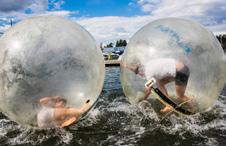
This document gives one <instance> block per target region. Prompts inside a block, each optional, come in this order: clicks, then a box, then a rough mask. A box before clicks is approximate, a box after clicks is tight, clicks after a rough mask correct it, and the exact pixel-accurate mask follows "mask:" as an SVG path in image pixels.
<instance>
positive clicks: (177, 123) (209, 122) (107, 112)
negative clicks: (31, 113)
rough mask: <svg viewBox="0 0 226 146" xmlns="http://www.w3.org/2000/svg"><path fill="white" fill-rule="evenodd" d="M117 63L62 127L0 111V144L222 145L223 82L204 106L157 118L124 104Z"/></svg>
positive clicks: (225, 116) (225, 141) (225, 138)
mask: <svg viewBox="0 0 226 146" xmlns="http://www.w3.org/2000/svg"><path fill="white" fill-rule="evenodd" d="M119 73H120V70H119V68H118V67H107V68H106V78H105V84H104V88H103V91H102V93H101V95H100V97H99V99H98V101H97V102H96V104H95V105H94V106H93V108H92V109H91V110H90V112H89V113H88V114H87V115H86V116H85V118H83V119H82V120H80V121H79V122H78V123H77V124H76V125H72V126H70V127H68V128H66V129H49V130H38V129H32V128H25V127H22V126H20V125H18V124H16V123H14V122H12V121H10V120H8V119H7V118H6V117H5V116H4V115H2V114H0V145H1V146H2V145H28V146H30V145H48V146H52V145H56V146H62V145H71V146H79V145H82V146H108V145H126V146H134V145H140V146H180V145H181V146H203V145H205V146H213V145H214V146H215V145H219V146H225V145H226V99H225V95H226V87H225V89H224V90H223V92H222V94H221V96H220V98H219V100H218V101H217V102H216V104H215V105H214V106H213V107H212V108H210V109H209V110H208V111H206V112H204V113H201V114H196V115H194V116H188V117H178V116H175V115H174V114H172V115H169V116H168V117H166V118H165V119H163V120H162V119H161V118H160V117H159V116H157V115H156V113H155V112H154V111H153V110H152V109H150V108H139V107H137V106H133V105H131V104H129V102H128V101H127V98H126V97H125V95H124V93H123V91H122V88H121V85H120V79H119Z"/></svg>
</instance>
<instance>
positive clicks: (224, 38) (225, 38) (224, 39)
mask: <svg viewBox="0 0 226 146" xmlns="http://www.w3.org/2000/svg"><path fill="white" fill-rule="evenodd" d="M216 37H217V39H218V40H219V42H220V43H221V46H222V48H223V50H224V52H226V34H224V35H217V36H216Z"/></svg>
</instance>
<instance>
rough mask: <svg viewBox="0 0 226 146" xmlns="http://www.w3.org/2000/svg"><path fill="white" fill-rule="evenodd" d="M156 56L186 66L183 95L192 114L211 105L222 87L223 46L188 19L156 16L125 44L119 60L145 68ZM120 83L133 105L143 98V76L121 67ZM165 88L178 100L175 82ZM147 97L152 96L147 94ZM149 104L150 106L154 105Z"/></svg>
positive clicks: (223, 76) (223, 79) (223, 68)
mask: <svg viewBox="0 0 226 146" xmlns="http://www.w3.org/2000/svg"><path fill="white" fill-rule="evenodd" d="M160 58H173V59H174V60H178V61H180V62H182V63H183V64H185V65H187V66H188V68H189V70H190V76H189V79H188V83H187V87H186V91H185V95H186V96H188V97H189V99H190V100H191V101H189V102H190V103H191V105H192V106H193V107H194V108H193V112H194V113H197V112H201V111H204V110H206V109H207V108H209V107H211V106H212V105H213V104H214V102H215V101H216V100H217V98H218V96H219V94H220V93H221V91H222V89H223V87H224V83H225V73H226V71H225V57H224V52H223V49H222V47H221V45H220V43H219V42H218V40H217V39H216V37H215V36H214V35H213V33H211V32H210V31H209V30H207V29H205V28H204V27H203V26H201V25H200V24H198V23H196V22H193V21H190V20H185V19H179V18H166V19H159V20H156V21H153V22H151V23H149V24H147V25H146V26H144V27H143V28H141V29H140V30H139V31H138V32H137V33H135V35H134V36H133V37H132V38H131V39H130V41H129V44H128V46H127V47H126V50H125V52H124V55H123V58H122V62H124V64H126V65H127V66H133V65H134V64H139V65H141V66H143V70H146V69H147V68H151V66H148V64H147V63H148V62H150V61H154V60H155V59H160ZM162 69H164V64H163V65H162ZM121 82H122V87H123V90H124V92H125V95H126V96H127V97H128V99H129V100H130V102H131V103H135V104H136V103H138V102H139V101H140V100H139V99H142V98H143V96H144V85H145V83H146V82H147V78H146V75H145V77H141V76H139V75H136V74H135V73H134V72H132V71H131V70H129V69H128V68H126V67H121ZM166 88H167V90H168V94H169V96H170V97H174V98H171V99H172V100H174V99H175V102H178V101H179V100H178V99H177V98H175V97H176V96H177V95H176V92H175V82H171V83H169V84H167V85H166ZM149 99H156V98H154V96H153V95H152V94H151V95H150V98H149ZM153 103H157V102H153ZM153 103H152V106H153V107H154V106H156V105H153ZM178 103H179V102H178ZM160 105H161V104H160ZM184 108H186V106H184ZM187 108H188V107H187ZM160 109H161V108H160Z"/></svg>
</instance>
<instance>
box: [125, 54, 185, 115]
mask: <svg viewBox="0 0 226 146" xmlns="http://www.w3.org/2000/svg"><path fill="white" fill-rule="evenodd" d="M121 67H125V68H127V69H129V70H131V71H133V72H134V73H135V74H136V75H139V76H141V77H143V78H145V79H146V80H147V83H148V82H156V84H157V85H158V87H159V89H160V90H161V91H162V93H163V94H164V95H166V96H167V97H168V98H169V95H168V92H167V89H166V87H165V86H166V84H168V83H170V82H173V81H174V82H175V90H176V94H177V97H178V98H179V99H180V100H181V101H182V102H186V101H189V100H190V99H189V98H188V97H187V96H186V95H185V90H186V87H187V83H188V79H189V75H190V70H189V68H188V66H187V65H185V64H184V63H182V62H181V61H179V60H175V59H174V58H158V59H152V60H150V61H148V62H146V63H145V65H140V64H133V65H130V66H129V65H127V64H126V63H124V62H121ZM147 83H146V84H147ZM152 85H153V83H152ZM150 94H151V86H149V87H147V86H145V88H144V98H143V99H144V100H146V99H147V98H148V97H149V95H150ZM188 104H189V106H190V103H189V102H188ZM170 110H171V108H170V107H168V106H166V107H164V108H163V109H161V110H160V112H162V113H164V112H168V111H170Z"/></svg>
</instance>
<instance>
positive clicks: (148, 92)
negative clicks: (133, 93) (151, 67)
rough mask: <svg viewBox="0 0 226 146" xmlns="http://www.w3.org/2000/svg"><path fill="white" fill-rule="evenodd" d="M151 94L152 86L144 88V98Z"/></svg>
mask: <svg viewBox="0 0 226 146" xmlns="http://www.w3.org/2000/svg"><path fill="white" fill-rule="evenodd" d="M150 94H151V88H146V87H145V88H144V100H147V98H148V97H149V96H150Z"/></svg>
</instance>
